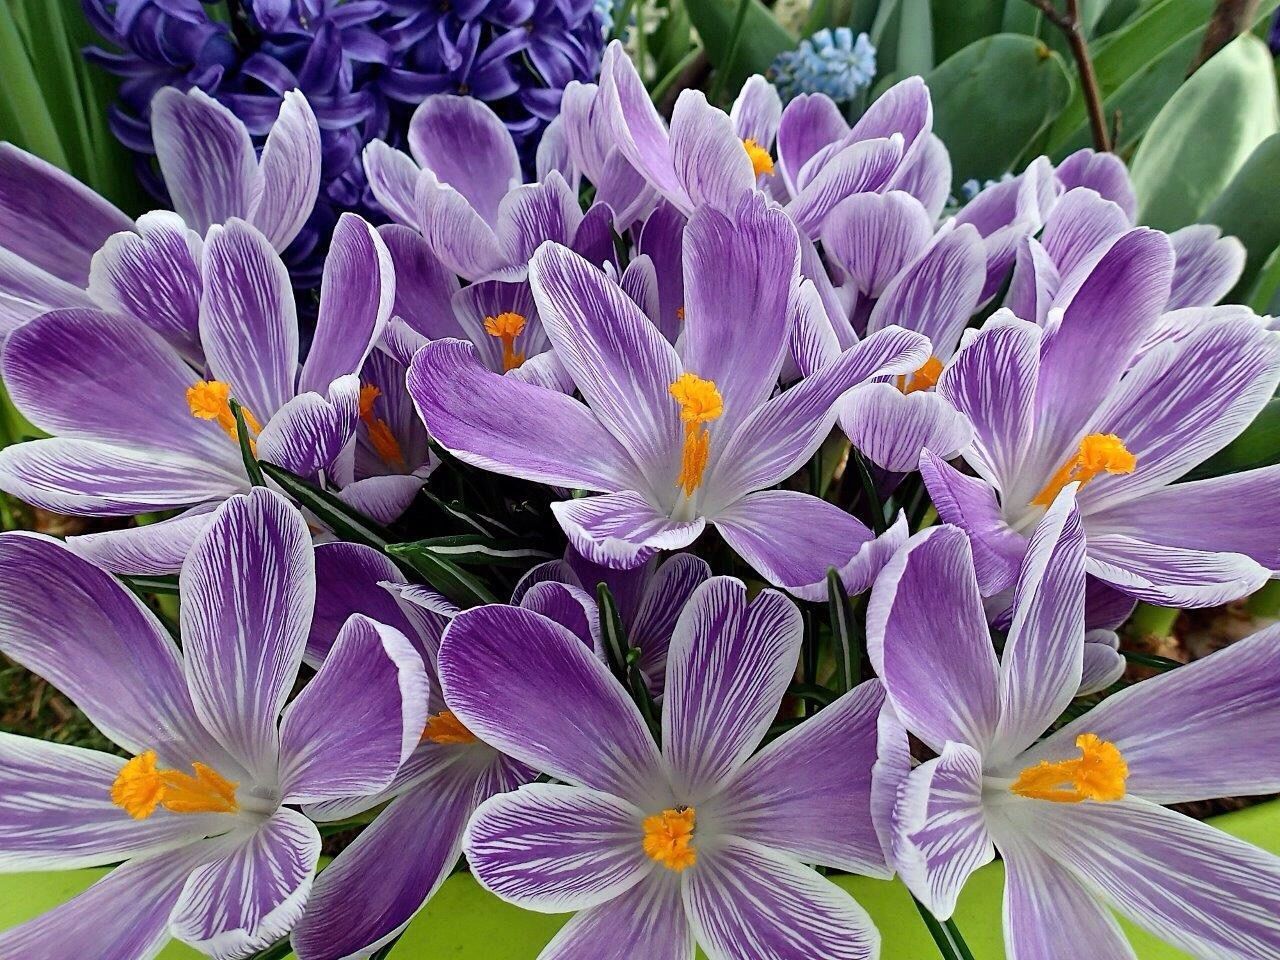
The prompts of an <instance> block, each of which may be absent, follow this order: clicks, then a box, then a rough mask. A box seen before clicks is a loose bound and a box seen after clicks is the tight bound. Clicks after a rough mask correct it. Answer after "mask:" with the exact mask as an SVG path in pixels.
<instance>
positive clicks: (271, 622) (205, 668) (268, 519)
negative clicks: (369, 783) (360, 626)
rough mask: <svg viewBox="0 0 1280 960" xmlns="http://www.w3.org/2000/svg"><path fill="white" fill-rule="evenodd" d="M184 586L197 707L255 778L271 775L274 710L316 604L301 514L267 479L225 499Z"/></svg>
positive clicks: (186, 641)
mask: <svg viewBox="0 0 1280 960" xmlns="http://www.w3.org/2000/svg"><path fill="white" fill-rule="evenodd" d="M179 593H180V597H181V600H182V610H181V619H182V640H183V650H184V653H185V666H186V674H187V683H188V685H189V686H190V688H191V698H192V701H193V702H194V704H195V708H196V712H197V714H198V715H199V717H200V720H201V722H203V723H204V725H205V727H207V728H208V730H209V732H210V733H212V734H213V735H214V736H215V737H217V739H218V741H219V742H220V743H222V744H224V745H225V746H226V748H227V750H228V751H229V752H230V753H231V754H232V755H233V756H234V757H235V758H236V759H237V760H238V761H239V762H240V763H241V764H242V765H243V766H244V767H245V769H247V770H248V771H249V772H250V773H251V774H253V775H254V777H255V779H256V780H257V782H260V783H271V782H273V781H274V780H275V776H276V770H277V747H278V737H277V734H276V719H277V717H278V716H279V714H280V708H281V707H283V706H284V702H285V698H286V697H288V695H289V691H290V690H291V689H292V688H293V683H294V680H295V679H296V677H297V674H298V667H299V666H300V665H301V663H302V651H303V648H304V647H305V645H306V642H307V632H308V629H309V627H310V625H311V610H312V607H313V606H314V604H315V562H314V558H313V555H312V548H311V536H310V533H309V532H308V530H307V525H306V522H305V521H304V520H303V519H302V515H301V514H300V513H299V512H298V511H297V510H296V509H295V508H294V507H293V506H292V505H291V504H290V503H289V502H288V501H287V500H285V499H284V497H282V496H280V495H279V494H276V493H272V492H271V491H269V490H267V489H266V488H264V487H256V488H254V490H253V491H252V492H251V493H249V494H248V495H247V496H240V497H233V498H232V499H230V500H228V501H227V502H226V503H224V504H223V505H222V506H221V507H219V508H218V512H217V513H216V514H215V515H214V518H213V522H212V523H211V524H210V527H209V530H208V532H207V533H206V534H205V536H204V539H203V540H201V541H200V542H199V543H197V544H196V545H195V547H193V548H192V550H191V553H190V555H189V556H188V557H187V562H186V563H185V564H183V567H182V576H181V579H180V581H179Z"/></svg>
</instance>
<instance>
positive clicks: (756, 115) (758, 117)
mask: <svg viewBox="0 0 1280 960" xmlns="http://www.w3.org/2000/svg"><path fill="white" fill-rule="evenodd" d="M729 119H730V121H731V122H732V123H733V132H734V134H735V135H736V136H737V137H738V139H739V140H754V141H755V142H756V143H758V144H759V145H760V146H761V147H763V148H764V149H766V150H768V149H770V148H771V147H772V146H773V141H774V140H775V139H776V138H777V136H778V126H779V124H781V123H782V98H781V97H780V96H778V91H777V89H776V88H775V87H774V85H773V84H772V83H770V82H769V81H768V80H766V79H765V78H764V77H762V76H761V75H760V74H758V73H757V74H755V75H754V76H751V77H748V78H747V82H746V83H744V84H743V85H742V90H741V91H740V92H739V93H738V97H737V99H736V100H734V101H733V107H732V108H731V109H730V110H729Z"/></svg>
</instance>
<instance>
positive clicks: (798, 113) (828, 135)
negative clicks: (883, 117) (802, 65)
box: [778, 93, 849, 195]
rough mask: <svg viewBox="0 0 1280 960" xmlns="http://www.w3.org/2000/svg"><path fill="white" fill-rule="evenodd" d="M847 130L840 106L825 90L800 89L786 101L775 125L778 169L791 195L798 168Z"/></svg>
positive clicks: (795, 190) (797, 180) (796, 185)
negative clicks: (800, 92) (800, 90)
mask: <svg viewBox="0 0 1280 960" xmlns="http://www.w3.org/2000/svg"><path fill="white" fill-rule="evenodd" d="M848 133H849V124H848V123H846V122H845V119H844V117H843V116H842V115H841V113H840V108H839V107H837V106H836V104H835V102H834V101H833V100H832V99H831V98H830V97H828V96H826V95H825V94H821V93H802V94H800V96H798V97H796V98H795V99H793V100H792V101H791V102H790V103H788V104H787V106H786V109H785V110H783V111H782V120H781V122H780V124H779V126H778V171H779V173H781V174H782V179H783V181H784V182H785V183H786V185H787V189H788V190H789V191H790V192H791V194H792V195H795V194H796V193H798V192H799V190H800V187H801V186H802V184H801V183H800V171H801V170H802V169H804V167H805V165H806V164H807V163H808V162H809V161H810V160H811V159H812V158H813V156H814V155H815V154H816V153H818V151H820V150H821V149H822V148H823V147H827V146H829V145H831V144H833V143H838V142H840V141H842V140H844V138H845V137H846V136H847V135H848Z"/></svg>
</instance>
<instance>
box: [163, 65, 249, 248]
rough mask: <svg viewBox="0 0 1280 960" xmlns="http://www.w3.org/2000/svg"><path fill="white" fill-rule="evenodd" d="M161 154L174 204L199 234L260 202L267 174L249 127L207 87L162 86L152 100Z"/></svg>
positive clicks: (237, 215) (180, 214) (243, 216)
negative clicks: (211, 95) (260, 162)
mask: <svg viewBox="0 0 1280 960" xmlns="http://www.w3.org/2000/svg"><path fill="white" fill-rule="evenodd" d="M151 130H152V138H153V140H154V141H155V147H156V157H157V159H158V160H159V161H160V172H161V173H162V174H163V175H164V181H165V186H166V188H167V189H168V191H169V196H170V197H171V198H172V199H173V209H174V210H176V211H177V212H178V215H179V216H181V217H182V219H183V220H185V221H186V223H187V226H189V227H190V228H191V229H192V230H194V231H196V233H200V234H203V233H205V231H207V230H208V229H209V228H210V227H211V226H213V225H214V224H215V223H225V222H226V221H227V220H230V219H231V218H232V217H239V218H248V217H249V216H251V215H252V213H253V210H254V208H255V207H256V206H257V205H258V203H259V201H260V199H261V196H262V189H263V175H262V172H261V171H260V170H259V169H258V160H257V157H256V155H255V154H254V152H253V143H252V141H251V140H250V139H249V131H248V130H246V129H245V127H244V124H243V123H241V122H240V120H239V118H237V117H236V115H235V114H234V113H232V112H231V111H230V110H228V109H227V108H226V107H224V106H223V105H222V104H220V103H218V101H216V100H214V99H213V98H212V97H210V96H209V95H208V94H206V93H205V92H204V91H203V90H201V89H199V88H198V87H197V88H193V89H192V90H191V91H190V92H188V93H182V92H181V91H179V90H178V88H177V87H162V88H161V89H160V91H159V92H158V93H157V94H156V95H155V99H153V100H152V101H151Z"/></svg>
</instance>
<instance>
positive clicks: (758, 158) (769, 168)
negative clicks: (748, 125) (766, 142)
mask: <svg viewBox="0 0 1280 960" xmlns="http://www.w3.org/2000/svg"><path fill="white" fill-rule="evenodd" d="M742 149H744V150H746V151H747V156H748V157H750V158H751V169H752V170H754V171H755V175H756V176H757V177H761V176H773V157H771V156H769V151H768V150H766V149H765V148H764V147H762V146H760V144H758V143H757V142H756V141H754V140H752V139H751V138H750V137H747V139H745V140H743V141H742Z"/></svg>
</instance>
